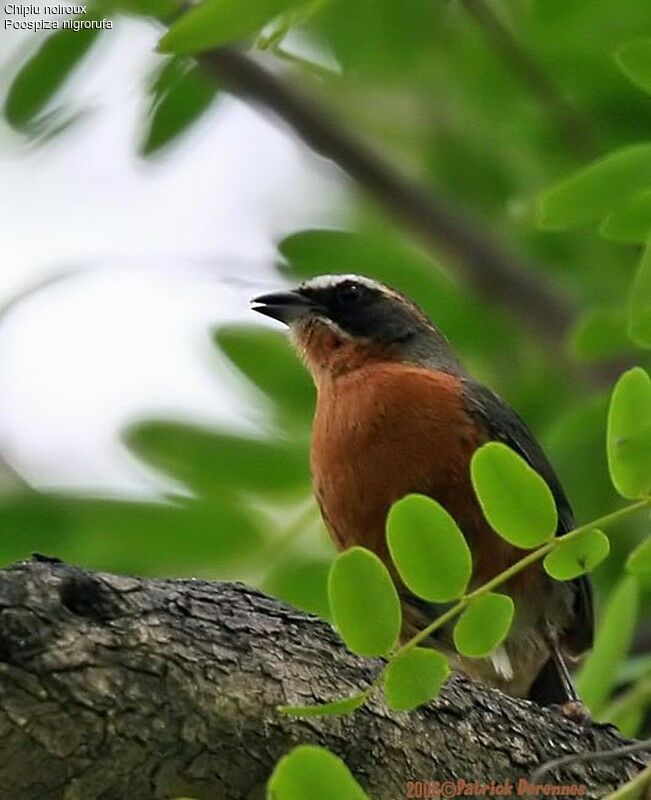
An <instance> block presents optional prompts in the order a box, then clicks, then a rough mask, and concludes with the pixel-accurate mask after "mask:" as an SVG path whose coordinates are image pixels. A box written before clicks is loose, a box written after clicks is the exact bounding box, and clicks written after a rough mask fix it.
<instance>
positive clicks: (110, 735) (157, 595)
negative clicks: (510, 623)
mask: <svg viewBox="0 0 651 800" xmlns="http://www.w3.org/2000/svg"><path fill="white" fill-rule="evenodd" d="M378 668H379V662H375V661H372V660H367V659H363V658H359V657H356V656H354V655H351V654H350V653H348V652H347V651H346V650H345V648H344V647H343V646H342V644H341V643H340V641H339V640H338V638H337V636H336V635H335V634H334V633H333V631H332V630H331V628H330V627H329V626H328V625H327V624H325V623H323V622H321V621H319V620H317V619H315V618H311V617H308V616H306V615H304V614H302V613H299V612H298V611H296V610H293V609H291V608H289V607H288V606H285V605H283V604H281V603H279V602H277V601H275V600H273V599H271V598H268V597H265V596H264V595H262V594H260V593H258V592H256V591H254V590H252V589H249V588H246V587H244V586H242V585H239V584H230V583H208V582H203V581H189V580H177V581H171V580H167V581H164V580H140V579H137V578H131V577H124V576H117V575H109V574H104V573H93V572H88V571H85V570H81V569H77V568H74V567H70V566H68V565H65V564H62V563H59V562H52V561H43V560H40V559H35V560H33V561H31V562H26V563H21V564H17V565H15V566H12V567H10V568H8V569H5V570H2V571H0V753H1V754H2V759H0V798H1V800H55V798H56V799H57V800H58V799H59V798H61V799H63V800H100V799H101V800H158V799H159V798H174V797H196V798H198V799H199V800H222V799H224V800H226V799H227V800H240V799H242V800H244V798H247V799H248V800H253V798H263V797H264V787H265V782H266V780H267V778H268V776H269V774H270V772H271V770H272V768H273V765H274V764H275V762H276V761H277V760H278V759H279V758H280V757H281V756H282V755H283V754H284V753H286V752H288V750H290V749H291V748H292V746H294V745H296V744H298V743H305V742H312V743H318V744H321V745H325V746H327V747H329V748H331V749H332V750H333V751H334V752H336V753H338V754H339V755H340V756H341V757H342V758H343V759H344V760H345V761H346V763H347V764H348V765H349V767H350V768H351V769H352V771H353V772H354V774H355V775H356V777H357V779H358V780H359V781H360V782H361V783H362V784H363V785H364V786H365V787H366V788H367V790H368V791H369V792H370V793H371V794H372V796H373V797H374V798H376V800H389V798H391V800H396V798H401V797H405V796H406V782H407V781H408V780H456V779H458V778H466V779H474V780H484V781H490V780H491V779H493V780H505V779H507V778H509V779H511V780H512V781H516V780H517V779H518V778H520V777H521V776H527V775H530V774H531V772H532V771H533V770H534V769H535V768H536V767H537V766H539V765H540V763H541V762H544V761H547V760H549V759H552V758H555V757H558V756H562V755H566V754H568V753H572V752H585V751H586V750H599V749H604V748H609V747H614V746H618V745H621V744H623V743H625V742H624V740H622V739H621V737H620V736H619V735H618V734H617V733H616V732H615V731H613V730H612V729H610V728H603V727H599V726H595V725H593V724H591V723H586V724H584V725H579V724H577V723H575V722H572V721H570V720H568V719H566V718H565V717H564V716H562V714H561V713H560V712H559V711H558V710H555V709H542V708H539V707H537V706H535V705H533V704H531V703H529V702H527V701H517V700H513V699H511V698H508V697H505V696H503V695H501V694H500V693H499V692H496V691H493V690H490V689H486V688H485V687H481V686H479V685H477V684H471V683H469V682H468V681H466V680H464V679H461V678H455V679H454V680H452V681H451V682H450V683H449V684H448V686H447V687H446V689H445V691H444V692H443V694H442V696H441V697H440V698H439V699H438V700H437V702H436V703H434V704H432V705H431V706H430V707H427V708H423V709H420V710H418V711H415V712H412V713H409V714H393V713H390V712H389V711H387V709H386V708H385V706H384V705H383V703H382V701H381V699H377V700H374V701H372V702H371V704H370V705H369V706H368V707H365V708H363V709H361V710H359V711H357V712H356V713H355V714H354V715H352V716H346V717H330V718H312V719H309V720H292V719H287V718H284V717H282V716H281V715H280V714H278V712H277V711H276V706H277V705H278V704H279V703H311V702H316V701H324V700H328V699H332V698H333V697H334V696H339V695H345V694H350V693H353V692H354V691H355V690H357V689H359V688H360V687H362V686H364V685H366V684H367V682H368V681H369V680H370V679H371V678H372V677H373V676H374V675H375V674H376V672H377V670H378ZM642 764H643V759H642V758H641V757H639V756H636V755H632V756H627V757H624V758H621V759H619V760H616V761H606V762H599V763H577V764H574V765H570V766H567V767H565V768H564V769H563V771H562V774H560V775H559V774H556V775H554V776H553V777H551V778H550V780H553V781H557V782H562V783H584V784H586V785H587V786H588V788H589V791H588V795H587V796H588V797H594V798H596V797H602V796H603V795H604V794H605V793H607V792H608V791H610V790H612V789H613V788H614V787H615V786H617V785H618V784H620V783H621V782H622V781H624V780H625V779H626V778H627V777H629V776H632V775H634V774H636V773H637V772H639V770H640V768H641V766H642Z"/></svg>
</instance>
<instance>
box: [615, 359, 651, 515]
mask: <svg viewBox="0 0 651 800" xmlns="http://www.w3.org/2000/svg"><path fill="white" fill-rule="evenodd" d="M607 451H608V467H609V469H610V476H611V478H612V481H613V484H614V485H615V488H616V489H617V491H618V492H619V493H620V494H621V495H622V496H623V497H626V498H627V499H629V500H632V499H635V498H638V497H641V496H642V495H644V494H647V493H648V492H649V490H651V379H649V376H648V375H647V373H646V372H645V371H644V370H643V369H642V368H641V367H635V368H634V369H631V370H628V372H625V373H624V374H623V375H622V376H621V377H620V379H619V380H618V381H617V384H616V385H615V388H614V390H613V394H612V397H611V400H610V408H609V411H608V431H607Z"/></svg>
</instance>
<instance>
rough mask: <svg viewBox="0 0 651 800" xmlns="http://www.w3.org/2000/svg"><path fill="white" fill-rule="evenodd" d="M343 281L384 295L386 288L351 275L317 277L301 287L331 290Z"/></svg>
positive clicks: (360, 276)
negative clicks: (353, 282) (359, 284)
mask: <svg viewBox="0 0 651 800" xmlns="http://www.w3.org/2000/svg"><path fill="white" fill-rule="evenodd" d="M344 281H355V282H356V283H361V284H362V285H363V286H368V287H369V289H377V290H378V291H380V292H385V293H386V291H387V288H386V286H384V285H383V284H381V283H378V282H377V281H374V280H372V279H371V278H367V277H365V276H364V275H353V274H352V273H350V274H346V275H337V274H334V275H317V276H316V277H315V278H310V279H309V280H307V281H304V282H303V283H302V284H301V286H304V287H305V288H306V289H331V288H333V287H334V286H338V285H339V284H341V283H344Z"/></svg>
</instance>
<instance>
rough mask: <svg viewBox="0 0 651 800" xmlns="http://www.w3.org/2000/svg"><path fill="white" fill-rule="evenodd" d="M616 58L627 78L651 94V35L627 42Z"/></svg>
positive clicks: (618, 51)
mask: <svg viewBox="0 0 651 800" xmlns="http://www.w3.org/2000/svg"><path fill="white" fill-rule="evenodd" d="M615 60H616V61H617V63H618V64H619V66H620V68H621V69H622V71H623V72H624V74H625V75H626V77H627V78H630V80H632V81H633V83H634V84H635V85H636V86H639V88H640V89H642V91H644V92H649V94H651V37H649V36H647V37H646V38H644V39H634V40H633V41H631V42H626V44H623V45H622V46H621V47H620V48H619V50H617V52H616V53H615Z"/></svg>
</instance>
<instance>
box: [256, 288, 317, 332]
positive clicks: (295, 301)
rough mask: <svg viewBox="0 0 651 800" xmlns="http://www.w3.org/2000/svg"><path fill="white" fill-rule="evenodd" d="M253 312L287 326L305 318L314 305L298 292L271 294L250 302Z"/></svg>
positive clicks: (262, 295)
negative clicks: (300, 318)
mask: <svg viewBox="0 0 651 800" xmlns="http://www.w3.org/2000/svg"><path fill="white" fill-rule="evenodd" d="M251 303H252V304H253V305H252V309H253V311H257V312H258V313H259V314H264V315H265V316H266V317H271V318H272V319H277V320H279V321H280V322H284V323H285V325H289V324H291V323H292V322H294V320H297V319H298V318H299V317H303V316H305V314H307V313H309V311H311V310H312V309H313V308H315V304H314V303H313V302H312V301H311V300H309V299H308V298H307V297H305V296H304V295H302V294H301V293H300V292H271V294H261V295H260V297H254V298H253V300H251Z"/></svg>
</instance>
